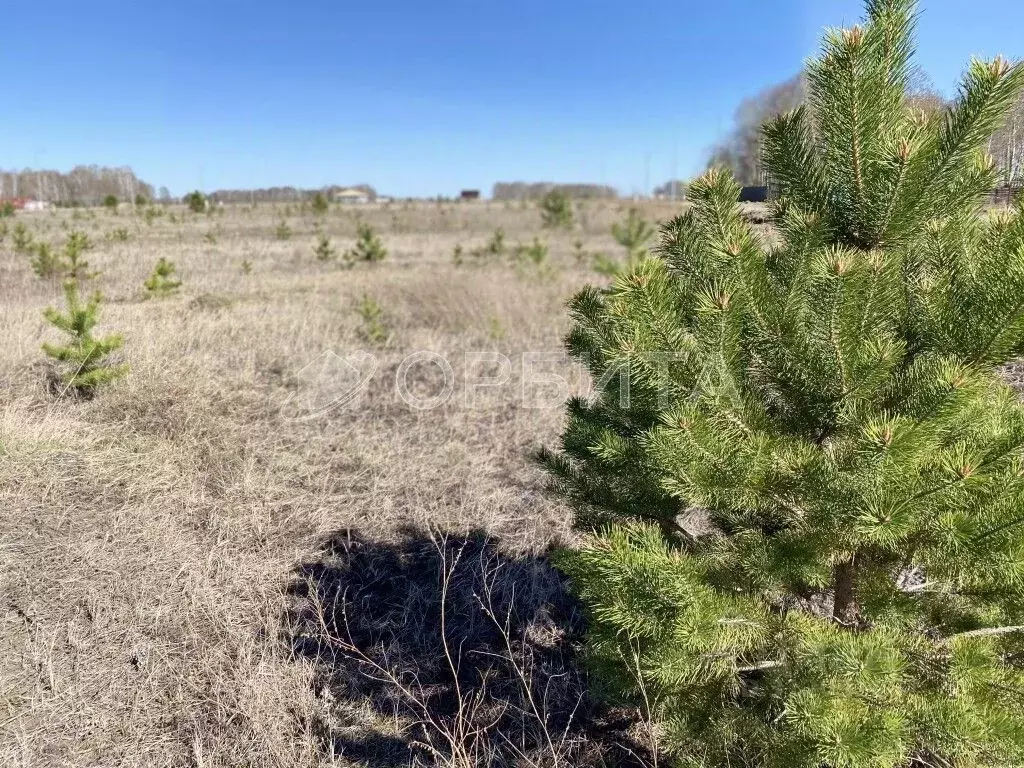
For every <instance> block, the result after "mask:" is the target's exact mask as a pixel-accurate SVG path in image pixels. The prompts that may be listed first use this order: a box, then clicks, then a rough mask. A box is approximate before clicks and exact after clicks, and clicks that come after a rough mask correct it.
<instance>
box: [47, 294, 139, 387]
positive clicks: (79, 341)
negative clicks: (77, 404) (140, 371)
mask: <svg viewBox="0 0 1024 768" xmlns="http://www.w3.org/2000/svg"><path fill="white" fill-rule="evenodd" d="M64 297H65V300H66V303H67V309H66V311H65V312H61V311H59V310H57V309H55V308H53V307H50V308H49V309H47V310H46V311H45V312H44V316H45V317H46V319H47V320H48V321H49V323H50V324H51V325H53V326H54V327H55V328H58V329H59V330H61V331H64V332H65V333H66V334H68V336H70V337H71V338H70V339H69V340H68V342H67V343H66V344H49V343H46V344H43V351H44V352H45V353H46V354H47V355H49V356H50V357H52V358H53V359H54V360H56V361H58V362H59V363H63V364H64V366H65V369H64V371H63V372H62V373H61V379H62V380H63V382H64V391H65V392H67V391H72V392H74V393H76V394H81V395H91V394H92V393H93V392H94V390H95V389H96V388H97V387H99V386H101V385H103V384H106V383H108V382H111V381H114V380H115V379H119V378H121V377H122V376H125V375H126V374H127V373H128V365H127V364H121V365H111V364H110V363H109V362H108V361H107V357H108V356H109V355H110V354H111V353H112V352H116V351H117V350H119V349H120V348H121V346H122V345H123V343H124V340H123V339H122V337H121V336H120V335H112V336H106V337H102V338H97V337H95V336H93V328H95V326H96V323H97V322H98V316H99V307H100V302H101V301H102V296H101V295H100V294H99V292H97V293H94V294H93V295H92V297H91V298H90V299H89V300H88V301H87V302H85V303H83V302H82V300H81V298H80V296H79V294H78V284H77V283H76V282H75V281H74V280H68V281H67V282H66V283H65V284H64Z"/></svg>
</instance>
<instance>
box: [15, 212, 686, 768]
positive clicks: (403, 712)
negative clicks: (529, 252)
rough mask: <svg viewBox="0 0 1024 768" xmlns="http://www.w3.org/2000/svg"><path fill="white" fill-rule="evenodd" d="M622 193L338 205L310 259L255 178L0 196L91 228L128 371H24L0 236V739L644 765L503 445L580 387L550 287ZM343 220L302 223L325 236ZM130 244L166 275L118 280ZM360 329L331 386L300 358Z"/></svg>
mask: <svg viewBox="0 0 1024 768" xmlns="http://www.w3.org/2000/svg"><path fill="white" fill-rule="evenodd" d="M628 207H629V204H628V203H619V202H603V203H598V202H591V203H585V204H584V205H583V206H582V213H581V215H580V217H579V218H580V221H579V223H578V224H577V228H576V229H575V230H574V231H572V232H559V233H552V232H547V231H542V230H541V227H540V216H539V214H538V212H537V210H536V208H535V207H532V206H531V207H526V206H520V205H519V204H509V205H503V204H490V203H478V204H466V205H456V204H445V205H437V204H433V203H431V204H420V205H403V204H392V205H390V206H387V207H376V206H374V207H366V208H364V209H360V210H359V213H358V216H360V217H361V218H362V220H364V221H367V222H369V223H370V224H371V225H373V226H374V227H375V229H376V230H377V232H378V234H380V236H381V237H382V239H383V242H384V245H385V247H386V248H387V249H388V257H387V259H386V260H384V261H383V262H381V263H378V264H365V263H361V264H356V265H355V266H354V267H352V268H350V269H345V268H343V267H342V266H341V265H340V263H339V262H338V261H337V260H335V261H331V262H321V261H318V260H317V259H316V257H315V256H314V253H313V246H314V243H315V235H314V227H315V222H316V221H317V218H316V217H315V216H314V215H313V214H312V213H311V212H308V211H307V212H300V211H298V210H297V209H295V210H291V211H290V212H286V210H285V206H284V205H278V206H271V205H264V206H261V207H258V208H256V209H251V208H249V207H237V208H224V209H220V210H218V211H217V212H215V213H213V214H210V215H203V214H198V215H197V214H192V213H188V212H187V211H185V210H184V209H172V211H171V212H172V213H173V217H172V216H171V215H164V216H161V217H159V218H155V219H153V220H152V221H151V222H149V223H147V222H146V220H145V219H144V218H143V217H142V216H140V215H137V214H136V213H135V212H132V211H128V210H124V209H122V210H121V211H120V212H119V213H118V214H117V215H114V214H111V213H109V212H106V211H87V212H79V213H73V212H72V211H57V212H53V213H50V212H44V213H30V214H20V215H19V216H17V217H16V218H15V219H14V220H9V223H10V224H13V223H16V222H22V223H24V224H25V225H26V226H27V227H28V229H29V230H30V231H31V232H32V233H33V235H34V236H35V237H36V239H37V240H44V241H50V242H52V243H54V244H55V245H59V243H60V242H61V241H62V240H63V238H64V237H66V235H67V233H68V231H70V230H75V229H77V230H81V231H84V232H86V233H87V234H88V235H89V237H90V238H91V239H92V240H93V242H94V243H95V245H96V247H95V248H94V249H93V250H91V251H89V252H88V254H87V257H88V259H89V262H90V264H91V265H92V266H93V267H94V268H96V269H98V270H99V271H100V272H101V274H100V275H99V277H98V278H96V281H95V282H96V285H97V287H98V288H100V289H101V290H102V291H103V293H104V295H105V297H106V301H105V303H104V305H103V307H102V309H101V314H102V317H101V330H102V331H103V332H107V331H111V332H113V331H117V332H121V333H123V334H124V337H125V345H124V349H123V351H122V352H121V353H118V354H119V357H120V358H121V359H123V360H124V361H126V362H128V363H129V364H130V365H131V373H130V375H129V376H128V377H127V378H125V379H123V380H121V381H118V382H116V383H114V384H112V385H110V386H109V387H107V388H105V389H103V390H102V391H100V392H99V394H98V395H97V396H96V397H95V398H93V399H89V400H85V399H79V400H75V399H70V398H60V397H57V396H55V394H54V393H53V391H52V384H51V383H50V382H52V374H51V373H50V363H49V362H48V361H47V360H46V358H45V356H44V355H43V353H42V352H41V350H40V344H41V343H42V342H43V341H47V340H50V341H55V340H58V338H59V334H58V332H57V331H56V330H55V329H53V328H51V327H49V326H48V324H47V323H46V321H45V320H44V318H43V315H42V311H43V309H44V308H45V307H47V306H49V305H57V304H59V302H60V298H61V297H60V290H59V285H58V284H57V283H56V282H53V281H45V280H41V279H40V278H38V277H36V275H34V274H33V272H32V271H31V269H30V268H29V266H28V257H26V256H24V255H20V254H15V253H14V252H13V251H12V248H11V237H10V235H8V236H7V238H6V239H5V240H4V242H3V244H2V245H0V328H2V329H3V341H4V343H3V348H2V351H0V392H2V397H3V410H2V414H0V510H2V516H0V520H2V524H0V765H4V766H21V767H24V768H28V767H29V766H32V767H36V766H193V767H194V768H211V767H212V766H243V765H244V766H319V765H356V764H369V765H408V764H410V761H413V762H414V763H416V762H417V761H418V762H420V763H425V764H430V763H431V761H433V760H436V761H437V762H439V763H446V762H447V763H449V764H471V763H472V762H473V761H474V760H475V761H477V763H478V764H480V761H481V760H483V759H485V758H486V757H487V755H491V757H492V758H493V759H494V763H495V764H509V765H530V764H533V765H547V764H553V765H559V764H562V765H567V764H570V763H571V764H577V763H578V764H583V763H589V764H600V763H601V762H606V763H607V764H614V763H619V764H621V763H622V762H623V761H624V760H625V759H626V758H625V757H623V756H624V755H631V756H632V757H631V758H630V759H634V758H635V759H636V760H637V761H638V762H643V761H642V760H641V757H642V756H641V755H640V754H639V751H638V750H640V749H641V748H640V747H638V746H636V745H637V744H640V743H642V741H643V739H642V738H641V737H638V736H637V733H638V727H637V726H636V724H635V723H633V722H632V721H631V720H630V718H628V717H626V718H624V719H623V718H620V720H621V722H618V723H617V722H616V721H615V717H616V716H615V714H614V713H606V712H600V711H598V710H597V709H588V708H590V707H592V704H591V702H590V701H589V698H588V696H587V695H586V691H585V687H586V686H585V680H584V679H583V677H582V673H581V672H579V670H578V669H577V668H576V662H575V660H574V656H573V654H574V651H573V647H572V645H573V643H572V641H573V631H574V628H576V629H578V625H579V617H578V615H577V613H576V610H575V607H574V606H573V605H572V603H571V601H570V600H568V598H566V596H565V594H564V589H563V585H562V583H561V580H560V579H559V578H558V577H557V575H556V574H554V573H553V572H552V571H551V570H550V568H548V567H547V566H546V565H545V563H544V561H543V560H542V559H538V555H541V554H542V553H543V552H545V551H546V550H547V549H548V548H549V547H550V546H552V545H554V544H557V543H559V542H566V541H568V540H569V537H570V535H571V534H570V532H569V526H568V511H567V509H565V508H564V507H563V506H561V505H560V504H559V503H558V502H556V501H555V500H553V499H550V498H548V497H546V496H545V494H544V492H543V486H544V478H543V476H542V474H541V473H540V472H539V470H537V469H536V468H535V467H533V466H532V464H531V461H530V454H531V452H532V451H534V450H535V449H536V448H537V447H538V446H540V445H541V444H543V443H548V444H550V443H552V442H554V441H555V440H556V439H557V436H558V434H559V432H560V428H561V424H562V408H561V404H562V402H563V401H564V399H565V397H566V395H568V394H569V392H570V391H571V390H572V391H578V390H580V389H581V388H583V387H585V381H584V379H583V378H582V376H581V375H580V372H579V371H576V370H574V369H573V368H572V366H570V364H569V362H568V360H567V359H566V358H565V357H564V356H563V355H562V352H561V337H562V335H563V334H564V332H565V331H566V329H567V318H566V316H565V312H564V303H565V301H566V299H567V298H568V297H569V296H570V295H571V294H572V293H573V292H574V291H575V290H576V289H577V288H578V287H580V286H582V285H583V284H584V283H586V282H588V281H591V282H592V281H595V280H596V281H601V280H604V279H605V278H603V277H601V276H600V275H597V274H595V273H594V272H593V271H592V269H590V268H589V266H588V264H587V263H586V261H584V262H582V263H581V262H580V260H579V259H577V258H576V256H574V251H575V250H576V247H575V246H574V241H575V240H577V239H579V240H580V241H581V242H582V246H583V249H584V250H585V251H588V252H593V251H603V252H605V253H607V254H609V255H615V256H618V255H619V252H620V248H619V246H618V245H617V244H616V243H615V242H614V241H613V239H612V238H611V236H610V234H609V227H610V225H611V223H612V222H613V221H615V220H619V219H621V218H622V217H623V216H624V215H625V212H626V210H627V209H628ZM672 211H673V209H672V206H671V205H669V204H662V203H653V202H647V203H644V204H643V208H642V212H643V214H644V215H645V217H646V218H647V219H648V220H650V221H655V220H658V219H664V218H667V217H668V216H670V215H671V214H672ZM288 213H290V215H287V214H288ZM356 217H357V214H356V212H355V211H354V210H352V209H341V208H338V207H335V206H332V208H331V210H330V211H329V212H328V213H327V214H326V215H325V216H324V217H323V219H322V221H323V224H322V226H323V230H324V232H326V233H327V234H328V235H329V236H330V238H331V240H332V243H333V245H334V246H335V247H336V248H337V249H338V251H339V252H341V251H343V250H344V249H346V248H348V247H349V246H350V245H351V244H352V242H353V238H354V235H355V228H356V223H357V218H356ZM282 219H286V220H287V222H288V225H289V227H290V228H291V229H292V234H291V236H290V237H289V238H288V239H280V238H279V237H278V235H277V234H276V230H277V227H278V224H279V222H280V221H281V220H282ZM499 227H500V228H502V229H503V231H504V233H505V237H506V244H507V249H508V250H509V251H511V250H512V249H513V248H514V246H515V245H516V244H517V243H523V244H529V243H531V242H532V241H533V238H534V237H535V236H539V237H541V238H542V239H543V240H545V241H546V242H547V244H548V246H549V248H550V253H549V255H548V258H547V260H546V262H545V264H543V265H542V266H540V267H538V266H537V265H535V264H533V263H532V262H530V261H529V260H528V259H527V260H525V261H523V262H522V263H516V261H515V260H514V259H513V258H512V257H511V256H510V255H509V254H507V253H506V254H505V255H498V256H496V255H493V254H487V255H481V256H474V255H472V253H471V252H472V251H473V250H474V249H477V248H481V247H482V246H484V245H485V244H486V243H487V242H488V241H489V240H490V238H491V236H492V234H493V232H494V230H495V229H496V228H499ZM118 228H124V229H126V230H127V234H128V239H127V240H126V241H124V242H120V241H117V240H116V239H111V238H109V237H108V234H109V233H111V232H112V231H114V230H115V229H118ZM456 245H461V246H462V248H463V250H464V252H465V256H464V259H463V262H464V263H463V264H462V265H461V266H459V265H456V264H454V263H453V258H452V253H453V250H454V249H455V247H456ZM160 257H166V258H168V259H170V260H172V261H173V262H175V264H176V265H177V267H178V271H179V276H180V278H181V279H182V281H183V285H182V288H181V289H180V291H178V292H177V294H175V295H173V296H170V297H167V298H162V299H147V298H146V297H145V296H144V293H145V291H144V290H143V288H142V283H143V281H144V280H145V278H146V277H147V275H148V274H149V273H150V271H151V270H152V268H153V265H154V263H155V262H156V261H157V259H158V258H160ZM364 297H370V298H371V299H372V300H373V302H376V304H377V305H378V306H379V308H380V309H381V310H382V312H383V314H382V316H381V319H380V327H379V328H376V329H373V328H370V327H369V323H368V321H367V320H366V319H364V317H363V316H361V315H360V312H359V306H360V304H361V302H362V301H363V299H364ZM360 350H361V351H364V352H365V354H366V355H372V358H370V357H366V356H365V355H364V356H363V357H362V358H359V359H360V360H362V361H364V362H365V361H368V362H367V366H368V367H365V368H363V369H361V370H362V373H363V377H362V378H361V379H359V383H361V384H364V385H365V386H364V387H363V388H362V389H357V390H353V389H352V388H351V387H350V385H349V383H346V382H348V379H346V378H345V377H344V376H343V375H341V374H340V373H338V369H336V368H331V365H336V364H337V362H338V359H339V358H340V359H342V360H344V359H345V358H346V356H348V355H350V354H351V353H353V352H356V351H360ZM411 353H420V354H419V355H418V356H416V357H413V358H412V359H411V360H410V359H409V358H408V356H409V355H410V354H411ZM335 355H336V356H338V357H337V358H336V357H334V356H335ZM442 358H443V360H445V361H447V364H448V365H450V372H449V373H448V374H447V376H446V375H445V374H444V372H443V366H444V364H443V363H440V362H439V360H440V359H442ZM403 360H406V362H405V363H404V364H403ZM446 380H447V382H448V385H446ZM396 381H397V382H398V383H397V385H396ZM339 382H341V383H340V384H339ZM446 386H447V387H448V389H450V394H449V395H448V397H447V399H444V397H441V398H439V399H444V402H443V403H438V402H437V401H436V400H437V399H438V398H435V396H437V395H439V393H440V394H441V395H444V394H445V390H446ZM332 388H333V389H332ZM335 390H337V391H335ZM350 390H351V391H350ZM346 393H348V394H350V395H353V396H352V397H350V398H349V399H347V400H345V398H344V397H342V398H341V400H339V401H336V400H335V397H336V396H341V395H345V394H346ZM432 398H434V401H431V399H432ZM332 402H333V403H334V405H335V407H330V406H331V404H332ZM416 406H420V407H416ZM423 406H430V407H423ZM470 533H472V535H471V536H470V537H469V538H466V537H465V534H470ZM459 569H462V571H460V570H459ZM467 569H468V570H467ZM450 582H451V583H452V584H455V582H458V583H457V584H455V585H454V586H451V588H450V589H449V590H448V592H447V593H446V595H445V598H446V600H447V601H448V606H447V607H446V605H445V604H444V602H443V601H439V595H440V591H439V590H441V589H444V588H445V587H446V586H448V585H449V583H450ZM488 601H489V603H488ZM446 623H447V624H446ZM445 625H446V626H445ZM439 628H441V629H439ZM439 632H440V634H439ZM439 638H440V639H439ZM466 638H469V639H470V640H469V641H467V640H466ZM467 642H469V645H465V643H467ZM472 643H477V644H478V646H479V647H476V648H473V647H470V646H471V645H472ZM360 654H363V656H360ZM525 678H528V680H526V681H525V682H524V679H525ZM510 686H511V688H510ZM511 689H517V690H511ZM417 701H418V703H417ZM584 715H585V716H584ZM432 718H433V720H432ZM460 723H463V724H465V723H477V724H479V723H483V724H484V725H483V726H479V728H477V726H473V728H477V730H473V728H466V727H465V726H464V725H459V724H460ZM541 723H544V725H543V726H541V725H540V724H541ZM595 723H598V724H599V725H600V727H601V728H602V729H603V733H604V735H603V736H602V735H596V736H595V735H594V734H592V733H589V731H590V730H593V728H594V727H595ZM460 728H463V730H460ZM639 730H640V731H642V728H640V729H639ZM509 734H512V736H511V737H510V736H509ZM608 734H612V735H611V736H609V735H608ZM641 736H642V734H641ZM601 739H604V740H605V741H607V742H608V744H610V745H611V746H608V745H605V746H601V745H600V744H598V746H594V742H595V740H596V741H597V742H600V741H601ZM513 742H514V743H513ZM613 742H614V743H613ZM410 744H412V746H410ZM588 750H589V751H588ZM609 750H611V751H609ZM616 750H619V751H616ZM612 754H614V755H618V757H614V758H611V757H608V755H612ZM502 755H505V756H506V757H502ZM508 755H511V756H512V757H507V756H508ZM538 755H541V756H538ZM487 759H490V758H487ZM460 761H461V762H460Z"/></svg>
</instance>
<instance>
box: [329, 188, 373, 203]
mask: <svg viewBox="0 0 1024 768" xmlns="http://www.w3.org/2000/svg"><path fill="white" fill-rule="evenodd" d="M334 199H335V200H337V201H338V202H339V203H353V204H363V203H368V202H370V196H369V195H368V194H367V193H366V191H365V190H362V189H342V190H340V191H339V192H335V193H334Z"/></svg>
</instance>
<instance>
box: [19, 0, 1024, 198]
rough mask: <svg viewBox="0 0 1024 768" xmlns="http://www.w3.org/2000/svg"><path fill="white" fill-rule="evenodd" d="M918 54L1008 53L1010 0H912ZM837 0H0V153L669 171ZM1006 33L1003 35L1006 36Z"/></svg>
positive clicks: (271, 165) (775, 75)
mask: <svg viewBox="0 0 1024 768" xmlns="http://www.w3.org/2000/svg"><path fill="white" fill-rule="evenodd" d="M922 10H923V13H922V17H921V23H920V37H919V54H920V55H919V63H920V64H921V65H922V66H923V67H924V68H925V70H926V71H927V72H928V73H929V74H930V75H931V76H932V78H933V79H934V81H935V83H936V85H937V86H938V87H939V88H940V89H941V90H943V91H945V92H947V93H952V92H953V90H954V89H955V85H956V80H957V77H958V75H959V73H960V72H961V71H962V69H963V66H964V64H965V63H966V61H967V58H968V56H969V55H970V54H972V53H980V54H985V55H994V54H995V53H1000V52H1002V53H1005V54H1007V55H1009V56H1014V57H1017V56H1024V2H1021V0H924V2H923V6H922ZM860 15H861V3H860V2H858V1H857V0H674V1H673V0H631V1H630V2H626V0H619V1H617V2H613V1H612V0H502V1H499V0H433V2H430V1H426V2H424V1H423V0H382V1H378V2H374V1H373V0H369V1H367V0H363V1H362V2H354V1H353V0H317V1H316V2H313V1H307V2H291V3H280V2H270V1H269V0H249V2H238V1H236V0H205V2H198V0H172V1H171V2H150V0H121V1H119V2H115V1H114V0H48V2H30V1H25V2H15V0H2V7H0V20H2V22H0V23H2V25H3V31H4V34H3V41H2V43H0V66H2V68H3V71H4V72H5V73H6V77H5V78H4V86H3V90H4V92H5V93H4V98H3V107H2V117H0V167H3V168H8V169H10V168H15V167H18V168H21V167H26V166H32V167H40V166H42V167H47V168H57V169H60V170H67V169H69V168H71V167H72V166H73V165H75V164H78V163H86V164H88V163H97V164H110V165H122V164H124V165H130V166H132V167H133V168H134V169H135V170H136V172H137V173H138V174H139V175H140V176H141V177H142V178H143V179H145V180H147V181H150V182H151V183H153V184H155V185H156V186H160V185H166V186H168V187H169V188H170V189H171V191H172V192H173V193H175V194H182V193H184V192H186V191H188V190H189V189H192V188H195V187H202V188H205V189H207V190H212V189H215V188H222V187H236V188H237V187H253V186H272V185H285V184H291V185H295V186H304V187H316V186H321V185H324V184H329V183H340V184H346V183H356V182H369V183H372V184H374V185H375V186H376V187H377V189H378V190H379V191H380V192H381V193H383V194H393V195H401V196H404V195H434V194H439V193H440V194H454V193H457V192H458V190H459V189H460V188H463V187H472V188H480V189H482V190H484V191H485V194H486V193H488V192H489V191H490V187H491V184H493V183H494V182H495V181H499V180H516V179H522V180H530V181H540V180H552V181H588V182H603V183H607V184H611V185H614V186H616V187H618V188H619V189H620V191H622V192H623V193H627V194H628V193H630V192H631V191H634V190H637V191H638V190H640V189H641V188H643V186H644V181H645V177H646V175H645V167H649V169H650V171H649V178H650V183H651V185H654V184H658V183H661V182H662V181H665V180H666V179H668V178H669V177H670V175H671V172H672V169H673V165H674V161H673V158H674V157H678V163H677V167H678V171H679V175H680V176H681V177H687V176H689V175H691V174H693V173H694V172H695V171H698V170H699V169H700V168H701V166H702V161H703V159H704V156H705V153H706V150H707V148H708V147H709V145H710V144H711V143H712V142H713V141H714V140H715V138H716V137H717V136H718V135H720V134H721V133H722V132H724V131H725V130H727V129H728V127H729V125H730V122H731V117H732V113H733V109H734V108H735V106H736V104H737V102H738V101H739V100H740V99H741V98H742V97H743V96H745V95H748V94H751V93H754V92H756V91H757V90H759V89H760V88H762V87H763V86H765V85H768V84H770V83H772V82H774V81H778V80H781V79H783V78H785V77H787V76H789V75H790V74H792V73H793V72H795V71H797V70H798V69H799V67H800V65H801V62H802V61H803V59H804V58H806V57H807V56H808V55H810V54H812V53H813V52H814V51H815V48H816V44H817V39H818V35H819V32H820V29H821V28H822V27H823V26H825V25H829V24H831V25H841V24H849V23H852V22H854V21H856V19H857V18H859V16H860ZM1014 48H1016V50H1014Z"/></svg>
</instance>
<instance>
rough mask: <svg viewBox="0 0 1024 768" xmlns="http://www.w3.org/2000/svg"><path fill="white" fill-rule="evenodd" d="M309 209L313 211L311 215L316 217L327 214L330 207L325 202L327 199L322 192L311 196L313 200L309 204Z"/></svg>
mask: <svg viewBox="0 0 1024 768" xmlns="http://www.w3.org/2000/svg"><path fill="white" fill-rule="evenodd" d="M310 207H311V208H312V209H313V213H315V214H316V215H317V216H323V215H324V214H325V213H327V211H328V209H329V208H330V205H329V204H328V202H327V198H326V197H325V196H324V193H323V192H317V193H316V194H315V195H313V200H312V201H311V202H310Z"/></svg>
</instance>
